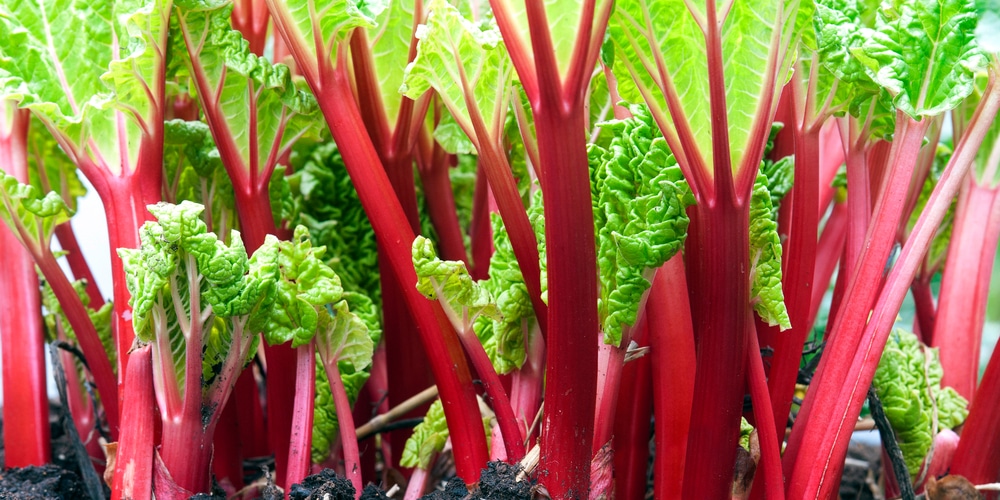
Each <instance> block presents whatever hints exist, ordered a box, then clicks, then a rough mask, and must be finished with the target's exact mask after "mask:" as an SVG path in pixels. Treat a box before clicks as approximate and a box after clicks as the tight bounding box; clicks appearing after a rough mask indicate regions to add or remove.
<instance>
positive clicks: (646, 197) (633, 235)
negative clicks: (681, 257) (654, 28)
mask: <svg viewBox="0 0 1000 500" xmlns="http://www.w3.org/2000/svg"><path fill="white" fill-rule="evenodd" d="M633 113H634V114H635V117H634V118H629V119H626V120H614V121H610V122H604V123H601V124H600V126H601V128H602V129H603V130H602V136H604V137H607V136H610V140H608V141H605V142H606V144H603V145H598V144H591V145H590V147H589V149H588V156H589V159H590V170H591V190H592V195H593V202H594V225H595V231H596V233H597V263H598V267H599V268H600V283H601V290H600V293H599V295H598V307H597V309H598V314H599V317H600V319H601V324H602V330H603V331H604V342H605V343H608V344H612V345H616V346H617V345H619V344H621V341H622V329H623V328H625V327H626V326H628V325H632V324H634V323H635V321H636V316H637V315H638V312H639V305H640V303H641V301H642V296H643V294H644V293H645V292H646V290H648V289H649V287H650V284H651V279H652V276H651V272H652V271H654V270H655V269H657V268H659V267H660V266H661V265H663V263H664V262H666V261H667V260H668V259H670V258H671V257H673V256H674V254H676V253H677V252H678V251H679V250H680V249H681V247H682V246H683V245H684V238H685V236H686V235H687V226H688V217H687V214H686V213H685V209H686V208H687V207H688V206H689V205H692V204H694V196H692V195H691V190H690V189H689V188H688V186H687V183H686V182H685V181H684V176H683V174H682V173H681V170H680V168H679V167H678V166H677V162H676V161H675V160H674V158H673V156H672V155H671V154H670V150H669V148H667V143H666V141H664V140H663V137H661V136H660V134H659V130H658V129H657V128H656V124H655V123H653V121H652V117H651V116H650V115H649V113H648V112H647V111H645V109H644V108H642V107H639V106H635V107H633Z"/></svg>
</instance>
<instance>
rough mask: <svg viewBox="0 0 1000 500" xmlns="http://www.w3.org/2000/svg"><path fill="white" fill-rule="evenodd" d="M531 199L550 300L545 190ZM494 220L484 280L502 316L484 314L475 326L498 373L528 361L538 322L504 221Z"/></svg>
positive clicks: (530, 210) (532, 220)
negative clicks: (529, 344) (529, 340)
mask: <svg viewBox="0 0 1000 500" xmlns="http://www.w3.org/2000/svg"><path fill="white" fill-rule="evenodd" d="M531 199H532V203H531V206H529V207H528V210H527V211H528V221H529V222H530V223H531V226H532V229H533V230H534V232H535V237H536V239H537V240H538V253H539V266H540V268H541V288H542V300H546V294H547V289H548V279H547V276H548V274H547V263H546V259H545V216H544V209H543V206H542V193H541V191H540V190H539V191H536V192H535V194H534V196H532V198H531ZM490 222H491V223H492V225H493V248H494V252H493V257H492V258H491V259H490V270H489V279H487V280H485V281H483V282H482V287H483V288H484V289H486V290H487V291H489V292H490V294H491V295H492V296H493V297H495V299H496V305H497V309H499V311H500V315H501V318H500V319H499V320H497V319H492V318H487V317H485V316H480V317H479V319H478V320H477V321H476V323H475V325H474V327H473V329H474V330H475V332H476V336H477V337H479V341H480V342H481V343H482V344H483V349H484V350H485V351H486V355H487V356H489V358H490V361H491V362H492V363H493V367H494V368H496V370H497V373H508V372H510V371H511V370H514V369H516V368H520V367H521V365H522V364H523V363H524V360H525V343H526V342H525V336H526V335H528V334H529V332H530V331H531V326H532V325H533V324H534V322H535V321H536V320H535V310H534V308H533V307H532V305H531V296H530V295H529V294H528V289H527V287H526V286H525V284H524V276H523V275H522V274H521V267H520V266H519V265H518V263H517V258H516V257H515V256H514V248H513V247H512V246H511V243H510V237H509V235H508V234H507V230H506V229H505V228H504V226H503V220H502V219H501V217H500V215H499V214H496V213H491V214H490Z"/></svg>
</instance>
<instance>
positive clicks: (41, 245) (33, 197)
mask: <svg viewBox="0 0 1000 500" xmlns="http://www.w3.org/2000/svg"><path fill="white" fill-rule="evenodd" d="M0 201H2V203H0V219H3V222H4V223H5V224H7V227H8V228H10V230H11V232H12V233H13V234H14V236H15V237H16V238H17V239H18V241H20V242H21V244H22V245H24V246H25V247H26V248H28V250H29V251H31V253H37V252H39V251H42V250H43V249H47V248H48V247H49V244H50V243H51V241H52V234H53V232H55V228H56V226H58V225H59V224H62V223H64V222H67V221H69V218H70V216H72V215H73V212H72V210H70V208H69V207H68V206H66V202H65V201H64V200H63V199H62V197H61V196H59V194H57V193H56V192H54V191H49V192H48V193H46V194H44V195H43V194H42V193H41V192H40V191H39V190H38V189H37V188H36V187H35V186H32V185H30V184H22V183H20V182H18V180H17V178H16V177H14V176H13V175H8V174H6V173H4V172H3V171H0Z"/></svg>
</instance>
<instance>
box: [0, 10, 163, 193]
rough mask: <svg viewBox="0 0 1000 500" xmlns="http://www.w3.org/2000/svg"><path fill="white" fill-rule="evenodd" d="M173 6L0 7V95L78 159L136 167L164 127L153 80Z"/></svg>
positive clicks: (118, 170) (121, 168)
mask: <svg viewBox="0 0 1000 500" xmlns="http://www.w3.org/2000/svg"><path fill="white" fill-rule="evenodd" d="M168 9H169V7H168V6H166V5H165V4H163V3H162V2H157V1H155V0H150V1H129V2H97V3H95V2H86V1H82V0H44V1H31V2H11V3H5V4H3V5H0V39H3V40H6V42H5V43H4V44H3V46H2V47H0V98H11V99H14V100H15V101H18V102H19V103H20V105H21V106H22V107H26V108H29V109H31V110H32V112H33V113H35V114H36V116H38V117H39V118H41V119H42V121H43V122H44V123H45V124H46V126H47V127H48V128H49V129H50V130H51V131H52V132H53V133H54V134H57V135H58V136H59V137H60V139H61V143H62V145H63V146H64V147H65V148H66V153H67V154H68V155H70V157H71V158H72V159H73V161H74V162H76V163H80V162H84V161H88V162H95V163H97V165H98V167H101V168H107V169H109V170H110V171H111V172H112V173H114V174H118V175H120V174H123V173H127V172H130V171H133V170H134V169H135V168H136V167H137V166H138V155H139V149H140V146H141V144H143V143H144V142H145V140H149V139H151V138H152V137H153V136H155V130H156V129H157V127H158V126H159V125H158V123H157V122H156V117H157V116H158V114H157V111H156V101H157V99H158V98H162V96H159V94H158V90H157V85H156V84H155V80H154V78H155V77H156V75H157V69H156V68H157V65H158V64H160V63H162V57H163V56H162V54H163V53H164V51H163V50H162V47H157V43H162V42H164V41H165V38H164V36H163V35H164V30H163V26H162V22H163V19H164V18H165V15H166V14H165V11H167V10H168ZM158 96H159V97H158ZM119 118H122V119H121V120H119Z"/></svg>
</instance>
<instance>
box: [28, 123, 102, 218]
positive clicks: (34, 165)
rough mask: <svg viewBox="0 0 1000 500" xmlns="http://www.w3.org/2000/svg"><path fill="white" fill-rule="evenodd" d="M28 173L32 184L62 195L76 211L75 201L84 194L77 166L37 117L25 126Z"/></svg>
mask: <svg viewBox="0 0 1000 500" xmlns="http://www.w3.org/2000/svg"><path fill="white" fill-rule="evenodd" d="M27 154H28V176H29V180H30V181H31V184H32V185H33V186H36V187H38V188H39V189H40V190H41V191H43V192H48V191H55V192H57V193H59V194H60V195H62V197H63V201H65V202H66V206H67V207H69V208H70V210H72V211H73V212H75V211H76V203H77V200H78V199H79V198H80V197H82V196H84V195H86V194H87V188H86V187H84V185H83V183H82V182H80V178H79V177H78V176H77V173H76V165H74V164H73V162H72V161H71V160H70V159H69V157H67V156H66V153H65V152H63V150H62V148H61V147H59V143H58V142H56V139H55V137H53V136H52V134H50V133H49V131H48V130H47V129H46V128H45V125H44V124H43V123H42V122H41V120H39V119H38V118H37V117H34V116H33V117H32V118H31V125H30V126H29V127H28V150H27Z"/></svg>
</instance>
